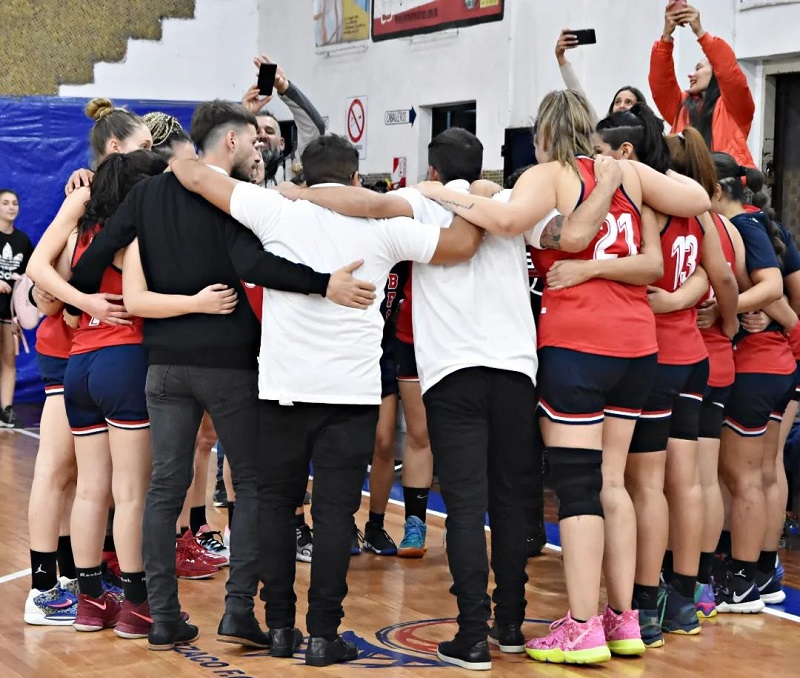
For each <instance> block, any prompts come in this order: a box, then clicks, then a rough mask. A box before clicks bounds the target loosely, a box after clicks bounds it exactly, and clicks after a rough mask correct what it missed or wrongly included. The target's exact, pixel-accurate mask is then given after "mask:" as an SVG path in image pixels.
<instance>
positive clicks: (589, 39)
mask: <svg viewBox="0 0 800 678" xmlns="http://www.w3.org/2000/svg"><path fill="white" fill-rule="evenodd" d="M568 34H569V35H572V36H574V38H575V43H574V44H575V45H594V44H596V43H597V36H596V35H595V31H594V28H586V29H583V30H579V31H573V30H570V31H568Z"/></svg>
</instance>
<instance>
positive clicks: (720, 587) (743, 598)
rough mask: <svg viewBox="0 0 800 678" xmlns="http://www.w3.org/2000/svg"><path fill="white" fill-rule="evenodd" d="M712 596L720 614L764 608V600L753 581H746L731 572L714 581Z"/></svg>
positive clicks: (754, 610) (749, 611)
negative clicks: (718, 580)
mask: <svg viewBox="0 0 800 678" xmlns="http://www.w3.org/2000/svg"><path fill="white" fill-rule="evenodd" d="M714 598H715V599H716V603H717V612H719V613H720V614H724V613H726V612H734V613H738V614H755V613H758V612H761V611H762V610H763V609H764V601H763V600H761V594H760V593H759V592H758V586H756V583H755V581H747V579H745V578H744V577H740V576H738V575H736V574H734V573H732V572H728V573H727V577H726V578H725V579H724V580H722V581H721V582H719V583H717V582H715V583H714Z"/></svg>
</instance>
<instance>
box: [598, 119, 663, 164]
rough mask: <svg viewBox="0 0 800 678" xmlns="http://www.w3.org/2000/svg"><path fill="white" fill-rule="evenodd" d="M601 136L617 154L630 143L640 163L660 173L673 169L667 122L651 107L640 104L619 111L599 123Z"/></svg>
mask: <svg viewBox="0 0 800 678" xmlns="http://www.w3.org/2000/svg"><path fill="white" fill-rule="evenodd" d="M597 133H598V134H599V135H600V138H601V139H602V140H603V141H604V142H605V143H607V144H608V145H609V146H611V148H612V149H614V150H615V151H616V150H617V149H618V148H619V147H620V146H622V144H624V143H625V142H626V141H627V142H628V143H629V144H631V146H633V150H634V151H636V159H637V160H638V161H639V162H642V163H644V164H645V165H649V166H650V167H652V168H653V169H654V170H656V171H657V172H662V173H663V172H666V171H667V170H668V169H669V166H670V155H669V148H667V142H666V141H665V140H664V121H663V120H662V119H661V118H659V117H658V116H657V115H656V114H655V113H653V110H652V109H651V108H650V107H649V106H648V105H647V104H636V105H635V106H633V108H631V109H630V110H628V111H617V112H616V113H612V114H611V115H609V116H608V117H607V118H603V119H602V120H601V121H600V122H599V123H597Z"/></svg>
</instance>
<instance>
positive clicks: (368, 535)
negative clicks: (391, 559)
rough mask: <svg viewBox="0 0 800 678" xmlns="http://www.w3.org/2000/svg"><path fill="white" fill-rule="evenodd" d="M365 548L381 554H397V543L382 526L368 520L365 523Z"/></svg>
mask: <svg viewBox="0 0 800 678" xmlns="http://www.w3.org/2000/svg"><path fill="white" fill-rule="evenodd" d="M364 549H366V550H367V551H372V552H373V553H377V554H378V555H379V556H396V555H397V544H395V543H394V540H393V539H392V538H391V537H390V536H389V533H388V532H387V531H386V530H384V529H383V528H382V527H378V526H377V525H373V524H372V523H370V522H368V523H367V524H366V525H364Z"/></svg>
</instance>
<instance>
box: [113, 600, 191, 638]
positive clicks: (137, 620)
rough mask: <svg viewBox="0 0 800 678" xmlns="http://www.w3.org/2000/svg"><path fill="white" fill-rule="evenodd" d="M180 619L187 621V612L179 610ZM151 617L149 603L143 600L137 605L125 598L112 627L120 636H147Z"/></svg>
mask: <svg viewBox="0 0 800 678" xmlns="http://www.w3.org/2000/svg"><path fill="white" fill-rule="evenodd" d="M181 621H184V622H188V621H189V613H188V612H183V611H181ZM152 625H153V619H152V618H151V617H150V604H149V603H148V602H147V601H146V600H145V601H144V602H143V603H140V604H139V605H134V604H133V603H130V602H128V601H127V600H126V601H125V602H123V603H122V610H121V611H120V613H119V621H118V622H117V627H116V628H115V629H114V633H116V634H117V635H118V636H119V637H120V638H129V639H136V638H147V635H148V633H149V632H150V627H151V626H152Z"/></svg>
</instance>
